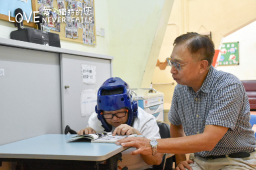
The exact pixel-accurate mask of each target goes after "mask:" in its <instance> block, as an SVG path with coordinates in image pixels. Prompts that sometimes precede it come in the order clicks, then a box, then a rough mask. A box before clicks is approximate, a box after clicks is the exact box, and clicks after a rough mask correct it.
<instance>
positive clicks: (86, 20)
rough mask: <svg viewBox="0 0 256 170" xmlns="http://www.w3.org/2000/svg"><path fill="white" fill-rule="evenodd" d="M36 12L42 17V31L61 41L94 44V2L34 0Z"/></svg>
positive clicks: (92, 0) (81, 0) (88, 0)
mask: <svg viewBox="0 0 256 170" xmlns="http://www.w3.org/2000/svg"><path fill="white" fill-rule="evenodd" d="M35 1H36V2H35V6H36V11H39V13H40V14H42V15H43V16H44V19H43V30H44V31H47V32H53V33H57V34H59V35H60V39H61V40H66V41H72V42H76V43H82V44H85V45H90V46H94V45H95V44H96V34H95V33H96V31H95V10H94V7H95V6H94V0H35Z"/></svg>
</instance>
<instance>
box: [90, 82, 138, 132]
mask: <svg viewBox="0 0 256 170" xmlns="http://www.w3.org/2000/svg"><path fill="white" fill-rule="evenodd" d="M113 92H114V93H113ZM116 93H117V94H116ZM122 108H127V109H128V120H127V122H126V124H128V125H129V126H132V124H133V119H134V118H135V117H137V116H138V104H137V101H133V99H132V94H131V90H130V89H129V86H128V84H127V83H126V82H124V81H123V80H122V79H121V78H119V77H111V78H109V79H107V80H106V81H105V82H104V83H103V84H102V86H101V87H100V88H99V90H98V93H97V105H96V106H95V112H96V113H97V115H98V119H99V120H100V121H101V123H102V126H103V128H105V130H106V131H107V132H110V131H111V130H112V126H111V125H109V124H108V123H107V122H106V120H105V118H104V117H103V115H102V114H103V110H104V111H115V110H118V109H122Z"/></svg>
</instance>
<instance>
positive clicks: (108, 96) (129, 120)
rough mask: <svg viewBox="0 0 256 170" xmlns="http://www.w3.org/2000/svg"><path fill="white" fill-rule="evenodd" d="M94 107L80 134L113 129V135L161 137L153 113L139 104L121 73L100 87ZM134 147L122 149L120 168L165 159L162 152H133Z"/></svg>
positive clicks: (129, 167)
mask: <svg viewBox="0 0 256 170" xmlns="http://www.w3.org/2000/svg"><path fill="white" fill-rule="evenodd" d="M95 111H96V112H95V113H93V114H92V115H91V116H90V118H89V120H88V127H87V128H85V129H82V130H80V131H78V132H77V133H78V134H79V135H82V134H91V133H102V132H112V133H113V135H131V134H138V135H143V136H144V137H145V138H148V139H152V140H153V139H159V138H160V134H159V128H158V125H157V123H156V119H155V118H154V116H152V115H151V114H149V113H146V112H145V111H143V110H142V109H141V108H138V105H137V101H133V99H132V94H131V90H130V89H129V86H128V84H127V83H126V82H124V81H123V80H122V79H120V78H118V77H113V78H110V79H108V80H106V81H105V82H104V83H103V85H102V86H101V87H100V89H99V91H98V93H97V105H96V107H95ZM134 150H135V149H133V148H131V149H128V150H126V151H124V152H122V162H119V163H118V166H119V169H122V168H124V167H127V168H128V169H129V170H130V169H144V168H148V167H149V165H158V164H160V163H161V162H162V154H160V153H159V154H157V155H155V156H152V155H136V156H134V155H131V152H132V151H134ZM147 164H148V165H147ZM124 169H125V168H124Z"/></svg>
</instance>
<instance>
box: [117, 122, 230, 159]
mask: <svg viewBox="0 0 256 170" xmlns="http://www.w3.org/2000/svg"><path fill="white" fill-rule="evenodd" d="M227 131H228V128H226V127H222V126H215V125H206V126H205V130H204V132H203V133H202V134H197V135H191V136H185V137H179V138H168V139H157V141H158V147H157V152H158V153H175V154H186V153H195V152H201V151H211V150H212V149H213V148H214V147H215V146H216V145H217V143H218V142H219V141H220V140H221V139H222V137H223V136H224V135H225V134H226V132H227ZM145 140H147V142H146V141H145ZM149 141H150V140H149V139H145V138H139V137H130V138H125V139H121V140H119V141H117V142H116V144H121V145H122V146H131V147H136V148H137V150H135V151H133V152H132V154H142V155H151V154H152V150H151V146H150V144H149Z"/></svg>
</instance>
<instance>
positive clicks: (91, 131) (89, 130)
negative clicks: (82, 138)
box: [77, 127, 96, 135]
mask: <svg viewBox="0 0 256 170" xmlns="http://www.w3.org/2000/svg"><path fill="white" fill-rule="evenodd" d="M95 133H96V132H95V130H94V129H93V128H91V127H87V128H84V129H82V130H80V131H78V132H77V134H78V135H87V134H95Z"/></svg>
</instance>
